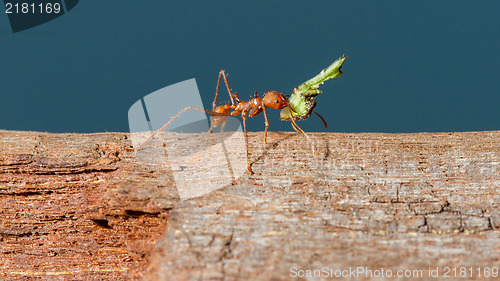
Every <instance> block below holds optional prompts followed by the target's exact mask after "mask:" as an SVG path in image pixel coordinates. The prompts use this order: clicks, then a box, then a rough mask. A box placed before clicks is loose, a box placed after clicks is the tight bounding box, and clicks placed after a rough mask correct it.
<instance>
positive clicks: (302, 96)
mask: <svg viewBox="0 0 500 281" xmlns="http://www.w3.org/2000/svg"><path fill="white" fill-rule="evenodd" d="M346 58H347V57H340V58H338V59H337V60H336V61H334V62H333V63H332V64H331V65H330V66H329V67H327V68H325V69H323V70H322V71H321V72H320V73H319V74H318V75H316V76H314V77H313V78H311V79H309V80H307V81H306V82H304V83H302V84H301V85H300V86H298V87H296V88H295V89H294V90H293V93H292V95H291V96H290V98H289V99H288V102H289V104H290V107H291V108H292V109H293V110H292V112H290V108H289V107H285V108H283V109H282V110H281V112H280V118H281V120H289V119H291V114H293V117H294V119H295V120H304V119H307V118H309V116H311V113H312V111H313V108H314V107H315V106H316V96H317V95H319V94H321V91H320V90H318V88H319V86H320V85H321V84H323V83H324V82H325V81H326V80H328V79H332V78H337V77H339V76H340V75H342V71H340V68H341V67H342V65H343V64H344V61H345V60H346Z"/></svg>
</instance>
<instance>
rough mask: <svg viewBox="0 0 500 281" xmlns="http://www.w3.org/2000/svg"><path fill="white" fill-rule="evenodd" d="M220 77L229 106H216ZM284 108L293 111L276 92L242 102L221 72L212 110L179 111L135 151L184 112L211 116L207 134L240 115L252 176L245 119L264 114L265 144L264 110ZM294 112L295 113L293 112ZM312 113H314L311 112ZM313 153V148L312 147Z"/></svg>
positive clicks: (194, 107)
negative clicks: (229, 101)
mask: <svg viewBox="0 0 500 281" xmlns="http://www.w3.org/2000/svg"><path fill="white" fill-rule="evenodd" d="M221 77H223V78H224V83H225V84H226V88H227V90H228V92H229V97H230V98H231V103H230V104H225V105H220V106H217V97H218V95H219V85H220V80H221ZM285 107H289V108H290V110H291V111H294V110H293V109H292V107H290V105H289V103H288V100H287V99H286V97H285V96H284V95H283V94H281V93H278V92H276V91H269V92H267V93H266V94H264V96H263V97H262V98H261V97H259V96H258V91H256V92H255V96H254V97H253V98H251V99H250V100H249V101H242V100H241V99H240V98H239V97H238V94H236V93H232V92H231V88H230V87H229V82H228V80H227V76H226V72H225V71H224V70H221V71H220V72H219V78H218V79H217V88H216V90H215V99H214V102H213V104H212V110H206V109H203V108H199V107H196V106H188V107H186V108H184V109H183V110H181V111H180V112H179V113H177V115H175V116H174V117H172V119H170V121H168V122H167V123H166V124H165V125H163V126H162V127H161V128H160V129H158V130H157V131H156V132H155V133H154V134H153V135H151V136H150V137H149V138H148V139H146V141H144V143H142V144H141V145H139V146H138V147H137V148H136V150H137V149H139V148H141V147H142V146H143V145H144V144H145V143H147V142H148V141H149V140H151V139H152V138H153V137H154V136H155V135H156V134H158V133H159V132H161V131H162V130H163V129H165V128H166V127H167V126H168V125H170V123H172V121H174V119H176V118H177V117H179V115H181V114H182V113H183V112H184V111H186V110H188V109H194V110H198V111H202V112H205V113H207V114H210V115H211V123H210V130H209V132H211V131H212V129H213V128H215V127H217V126H220V125H223V124H224V123H225V121H226V119H227V117H228V116H238V115H241V118H242V119H243V130H244V132H245V144H246V158H247V170H248V171H249V172H250V174H253V171H252V168H251V163H250V160H249V157H248V136H247V117H254V116H256V115H258V114H259V113H261V112H264V120H265V126H266V127H265V130H264V142H265V144H267V130H268V128H269V119H268V118H267V112H266V108H272V109H283V108H285ZM294 112H295V111H294ZM313 112H314V111H313ZM314 113H315V114H317V115H318V116H319V117H320V118H321V120H322V121H323V123H324V125H325V127H326V122H325V120H324V119H323V117H321V116H320V115H319V114H318V113H316V112H314ZM290 120H291V122H292V127H293V128H294V130H295V131H297V132H300V133H302V134H304V136H306V138H307V139H309V137H308V136H307V134H306V133H305V132H304V130H302V129H301V128H300V127H299V126H298V125H297V123H296V122H295V118H294V117H293V116H292V118H291V119H290ZM313 153H314V146H313Z"/></svg>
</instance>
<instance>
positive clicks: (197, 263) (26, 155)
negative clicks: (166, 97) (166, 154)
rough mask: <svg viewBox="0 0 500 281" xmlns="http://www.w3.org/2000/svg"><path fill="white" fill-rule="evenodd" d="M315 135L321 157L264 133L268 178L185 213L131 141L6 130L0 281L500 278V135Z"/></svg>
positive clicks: (0, 171)
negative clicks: (302, 274) (405, 273)
mask: <svg viewBox="0 0 500 281" xmlns="http://www.w3.org/2000/svg"><path fill="white" fill-rule="evenodd" d="M311 139H312V140H313V142H314V143H315V147H316V151H317V155H316V157H313V156H312V153H311V150H310V148H309V146H308V143H307V142H306V141H305V139H304V137H303V136H301V135H299V134H295V133H271V134H270V140H269V144H268V145H264V144H263V143H262V133H252V134H251V135H250V142H251V149H250V152H251V159H252V161H253V162H254V164H253V169H254V171H255V174H254V175H249V174H248V173H245V174H244V175H243V176H242V177H240V178H238V179H236V180H235V182H234V183H233V184H230V185H228V186H225V187H223V188H220V189H218V190H216V191H214V192H211V193H209V194H206V195H204V196H201V197H197V198H193V199H190V200H186V201H180V200H179V197H178V195H177V191H176V189H175V183H174V179H173V177H172V175H171V171H170V168H169V166H168V165H164V164H163V165H158V164H156V165H153V164H144V163H141V162H139V161H137V159H136V158H135V157H134V153H133V152H129V151H126V150H125V147H127V146H129V145H130V140H129V139H128V134H120V133H108V134H83V135H82V134H47V133H36V132H9V131H0V214H1V216H0V222H1V224H0V239H1V240H0V250H1V252H0V254H1V255H2V257H1V263H0V271H1V272H0V274H1V275H3V276H4V277H3V278H4V279H12V280H15V279H19V280H25V279H31V278H41V279H46V280H50V279H63V280H106V279H108V280H129V279H139V278H144V279H146V280H290V279H293V280H323V279H324V280H329V279H332V278H321V277H318V278H309V279H307V278H292V276H291V274H292V275H293V272H292V271H295V272H297V271H298V270H299V269H303V270H307V269H311V270H314V269H318V270H322V269H324V268H325V267H328V268H331V269H333V270H336V269H341V270H346V269H347V270H349V269H350V268H357V267H363V268H364V267H366V268H368V269H370V270H373V271H376V270H381V269H384V270H385V271H387V270H392V271H393V273H394V274H395V273H396V270H399V269H403V270H406V269H410V270H422V274H423V277H424V278H419V280H440V279H443V274H444V270H446V269H445V267H451V268H453V267H461V266H464V267H467V268H469V267H473V274H472V277H471V276H470V274H469V275H468V276H466V277H465V278H460V280H475V279H480V278H479V276H478V273H477V268H478V267H481V268H484V267H490V268H492V267H497V268H499V267H500V208H499V203H500V196H499V195H498V191H499V188H500V132H470V133H422V134H337V133H324V134H323V133H318V134H311ZM179 145H183V144H182V143H181V144H179ZM242 149H244V148H242ZM429 267H431V268H432V269H435V268H436V267H439V270H440V271H439V274H440V277H441V278H438V279H436V278H430V277H428V274H429V273H428V271H429ZM291 268H296V270H294V269H292V271H291ZM417 273H418V272H417ZM450 274H453V272H450ZM452 276H453V275H452ZM351 277H352V275H351ZM344 279H347V280H385V279H386V278H369V277H368V278H367V277H366V276H365V275H362V274H361V275H359V276H358V278H344ZM391 279H394V280H408V278H391ZM452 279H457V278H452ZM490 279H491V280H494V278H490ZM490 279H482V280H490Z"/></svg>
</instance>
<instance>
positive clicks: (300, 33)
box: [0, 0, 500, 132]
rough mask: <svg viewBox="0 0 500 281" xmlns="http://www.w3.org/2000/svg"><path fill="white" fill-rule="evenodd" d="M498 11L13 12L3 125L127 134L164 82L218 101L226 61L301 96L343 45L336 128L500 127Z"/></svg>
mask: <svg viewBox="0 0 500 281" xmlns="http://www.w3.org/2000/svg"><path fill="white" fill-rule="evenodd" d="M1 10H2V13H3V9H1ZM499 15H500V2H497V1H467V2H465V1H418V2H417V1H414V2H411V3H410V2H409V1H401V0H398V1H376V2H375V1H366V2H359V1H356V2H351V1H169V0H168V1H167V0H161V1H160V0H155V1H123V0H106V1H98V0H85V1H80V3H79V4H78V5H77V6H76V7H75V8H74V9H73V10H71V11H70V12H69V13H67V14H66V15H64V16H62V17H59V18H57V19H55V20H53V21H51V22H49V23H46V24H44V25H40V26H38V27H36V28H33V29H29V30H26V31H23V32H19V33H15V34H14V33H12V32H11V29H10V26H9V23H8V19H7V16H6V15H5V14H4V16H0V43H1V44H0V62H1V65H2V66H1V71H0V83H1V84H0V85H1V87H0V92H1V95H2V101H1V102H0V129H10V130H35V131H49V132H102V131H122V132H125V131H128V120H127V111H128V108H129V107H130V106H131V105H132V104H133V103H134V102H135V101H137V100H138V99H140V98H141V97H143V96H145V95H147V94H149V93H151V92H153V91H155V90H157V89H160V88H162V87H165V86H168V85H171V84H174V83H177V82H180V81H183V80H186V79H189V78H196V79H197V83H198V87H199V89H200V93H201V95H202V98H203V102H204V103H205V106H206V107H207V108H209V107H211V102H212V99H213V95H214V92H215V84H216V78H217V74H218V71H219V70H220V69H221V68H224V69H225V70H226V71H227V72H228V73H229V79H230V84H231V87H232V88H233V89H234V90H235V91H236V92H238V93H239V95H240V97H242V98H248V97H250V96H251V95H253V93H254V92H255V90H256V89H259V92H260V93H263V92H264V91H267V90H277V91H281V92H283V93H284V94H290V93H291V91H292V89H293V88H294V87H296V86H298V85H299V84H300V83H302V82H304V81H305V80H307V79H309V78H310V77H312V76H313V75H315V74H317V73H318V72H319V71H320V70H321V69H322V68H324V67H326V66H327V65H329V64H330V63H331V62H332V61H333V60H334V59H336V58H338V57H339V56H341V55H343V54H345V55H347V56H349V58H348V60H347V61H346V63H345V65H344V67H343V72H344V75H343V76H341V78H339V79H334V80H330V81H328V82H327V83H326V84H324V85H323V86H322V87H321V88H320V89H321V90H323V94H321V95H320V96H319V97H318V106H317V107H316V111H318V112H319V113H321V114H322V115H323V116H324V117H325V119H326V120H327V122H328V124H329V129H328V130H329V131H336V132H362V131H363V132H421V131H476V130H498V129H500V122H499V121H500V113H499V110H498V107H499V104H500V95H499V93H500V79H499V78H500V77H499V76H500V75H499V70H498V69H499V67H500V53H499V50H500V16H499ZM222 97H224V98H223V101H224V100H225V101H228V98H227V93H225V92H223V95H222ZM172 102H175V100H172ZM270 118H271V128H270V129H271V130H286V131H290V130H292V128H291V126H290V124H289V123H288V122H283V121H279V117H278V112H273V114H271V115H270ZM253 119H255V120H251V122H250V125H249V126H250V129H251V130H262V129H263V127H264V124H263V118H262V116H260V117H258V118H253ZM300 124H301V125H302V127H303V128H304V129H305V130H306V131H322V130H324V129H323V128H322V124H321V121H320V120H319V119H318V118H317V117H315V116H313V117H311V118H310V119H309V120H307V121H304V122H301V123H300Z"/></svg>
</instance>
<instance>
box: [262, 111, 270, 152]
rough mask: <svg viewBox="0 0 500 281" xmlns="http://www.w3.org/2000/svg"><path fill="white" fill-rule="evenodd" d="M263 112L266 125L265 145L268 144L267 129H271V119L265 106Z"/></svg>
mask: <svg viewBox="0 0 500 281" xmlns="http://www.w3.org/2000/svg"><path fill="white" fill-rule="evenodd" d="M262 111H263V112H264V124H265V125H266V128H265V129H264V143H265V144H267V129H269V119H268V118H267V112H266V107H265V106H262Z"/></svg>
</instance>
